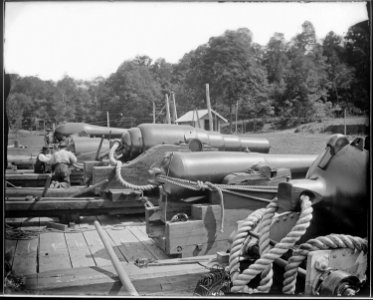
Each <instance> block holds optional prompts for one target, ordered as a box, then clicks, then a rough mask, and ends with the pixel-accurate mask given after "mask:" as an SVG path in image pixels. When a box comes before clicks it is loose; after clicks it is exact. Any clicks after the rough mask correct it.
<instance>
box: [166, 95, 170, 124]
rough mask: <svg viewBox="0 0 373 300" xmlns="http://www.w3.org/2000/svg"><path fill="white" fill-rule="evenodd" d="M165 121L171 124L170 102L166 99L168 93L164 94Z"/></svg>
mask: <svg viewBox="0 0 373 300" xmlns="http://www.w3.org/2000/svg"><path fill="white" fill-rule="evenodd" d="M166 121H167V124H171V116H170V102H169V101H168V95H167V94H166Z"/></svg>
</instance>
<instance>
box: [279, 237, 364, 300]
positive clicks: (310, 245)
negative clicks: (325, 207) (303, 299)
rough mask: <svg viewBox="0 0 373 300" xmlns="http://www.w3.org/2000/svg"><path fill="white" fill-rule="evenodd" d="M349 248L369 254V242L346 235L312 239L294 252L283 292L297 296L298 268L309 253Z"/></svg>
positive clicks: (288, 264)
mask: <svg viewBox="0 0 373 300" xmlns="http://www.w3.org/2000/svg"><path fill="white" fill-rule="evenodd" d="M337 248H349V249H353V250H355V251H363V252H367V250H368V241H367V240H366V239H363V238H360V237H355V236H351V235H345V234H330V235H327V236H319V237H317V238H314V239H310V240H308V241H307V242H305V243H303V244H301V245H300V246H299V248H298V249H297V250H295V251H294V253H293V256H292V257H290V259H289V260H288V263H287V265H286V266H285V273H284V280H283V288H282V292H283V293H284V294H295V288H296V283H297V275H298V267H299V266H300V264H301V263H302V262H303V261H304V260H305V259H306V257H307V255H308V253H310V252H311V251H315V250H326V249H337Z"/></svg>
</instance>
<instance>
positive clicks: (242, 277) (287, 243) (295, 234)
mask: <svg viewBox="0 0 373 300" xmlns="http://www.w3.org/2000/svg"><path fill="white" fill-rule="evenodd" d="M311 204H312V203H311V201H310V199H309V197H307V196H302V197H301V214H300V216H299V219H298V221H297V223H296V224H295V226H294V227H293V228H292V230H291V231H290V232H289V233H288V234H287V235H286V236H285V237H284V238H282V239H281V240H280V242H279V243H277V244H276V245H275V246H274V247H273V248H272V249H270V250H269V251H268V252H265V253H264V254H263V255H262V256H261V257H260V258H259V259H258V260H256V261H255V263H253V264H251V265H250V266H249V267H248V268H247V269H246V270H244V271H243V272H242V273H240V274H238V275H235V277H234V278H232V283H233V287H232V289H231V291H232V292H248V293H251V292H253V290H252V289H249V288H248V287H247V284H248V283H249V282H250V281H251V280H252V279H253V278H254V277H255V276H256V275H258V274H261V273H262V272H263V271H264V270H266V269H267V268H268V266H269V265H270V264H272V263H273V262H274V260H275V259H277V258H280V257H281V256H282V255H283V254H284V253H286V252H287V251H288V250H289V249H290V248H292V247H293V246H294V245H295V243H296V242H297V241H298V240H299V239H300V238H301V237H302V236H303V234H304V233H305V232H306V230H307V228H308V227H309V225H310V223H311V219H312V212H313V208H312V205H311ZM266 212H267V213H269V210H266ZM254 292H255V290H254Z"/></svg>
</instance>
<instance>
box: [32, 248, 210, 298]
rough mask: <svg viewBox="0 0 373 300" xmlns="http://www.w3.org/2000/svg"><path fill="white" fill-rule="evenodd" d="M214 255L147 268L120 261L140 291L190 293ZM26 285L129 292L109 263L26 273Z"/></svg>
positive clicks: (55, 291) (53, 290) (69, 291)
mask: <svg viewBox="0 0 373 300" xmlns="http://www.w3.org/2000/svg"><path fill="white" fill-rule="evenodd" d="M214 257H216V255H211V256H201V257H199V259H196V260H195V262H191V263H188V264H185V263H178V262H181V261H182V260H180V259H168V260H160V261H158V262H159V263H162V262H167V264H166V265H162V264H159V265H157V266H149V267H147V268H139V267H137V266H136V265H134V264H133V263H123V262H121V264H122V265H123V267H124V268H125V269H126V271H127V272H128V276H129V278H130V279H131V281H132V283H133V285H134V286H135V288H136V290H137V291H138V293H139V294H140V295H164V296H166V295H174V296H180V295H185V296H191V295H193V291H194V289H195V286H196V284H197V282H198V280H199V279H200V277H201V276H202V275H203V274H206V273H208V272H209V269H207V268H206V267H204V264H206V262H207V261H208V259H212V258H214ZM171 262H172V263H173V264H172V263H171ZM25 287H26V288H27V289H30V290H34V291H38V292H40V293H47V294H51V295H112V296H114V295H128V293H127V292H126V291H125V290H124V289H123V288H122V287H121V284H120V281H119V278H118V276H117V275H116V272H115V269H114V267H113V266H111V265H109V266H101V267H89V268H77V269H71V270H59V271H50V272H43V273H39V274H34V275H30V276H26V277H25Z"/></svg>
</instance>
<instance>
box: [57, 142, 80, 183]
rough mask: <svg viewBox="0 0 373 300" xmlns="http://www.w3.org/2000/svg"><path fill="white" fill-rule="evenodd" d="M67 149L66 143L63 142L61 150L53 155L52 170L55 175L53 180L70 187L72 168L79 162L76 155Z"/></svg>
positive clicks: (60, 145)
mask: <svg viewBox="0 0 373 300" xmlns="http://www.w3.org/2000/svg"><path fill="white" fill-rule="evenodd" d="M66 147H67V144H66V142H65V141H62V142H61V143H60V144H59V149H58V150H57V151H56V152H54V154H53V157H52V163H53V165H52V168H53V169H54V175H53V178H52V180H56V181H59V182H62V183H65V184H64V185H65V186H67V187H69V186H70V174H71V167H72V166H73V165H74V164H75V163H76V162H77V158H76V156H75V154H74V153H72V152H71V151H69V150H67V149H66Z"/></svg>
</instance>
